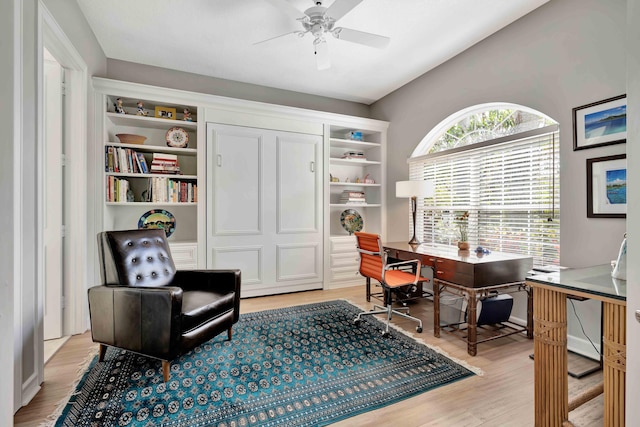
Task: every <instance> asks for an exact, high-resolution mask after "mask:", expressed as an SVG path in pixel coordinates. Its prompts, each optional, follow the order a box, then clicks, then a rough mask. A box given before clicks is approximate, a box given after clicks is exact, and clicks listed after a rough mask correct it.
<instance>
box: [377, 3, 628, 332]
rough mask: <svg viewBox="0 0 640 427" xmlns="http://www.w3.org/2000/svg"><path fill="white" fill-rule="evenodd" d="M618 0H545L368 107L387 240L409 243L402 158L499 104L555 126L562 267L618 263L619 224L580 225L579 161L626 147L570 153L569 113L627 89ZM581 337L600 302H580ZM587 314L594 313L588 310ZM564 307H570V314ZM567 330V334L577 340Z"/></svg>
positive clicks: (582, 177) (594, 322) (622, 10)
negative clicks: (464, 114) (381, 134)
mask: <svg viewBox="0 0 640 427" xmlns="http://www.w3.org/2000/svg"><path fill="white" fill-rule="evenodd" d="M626 5H627V3H626V1H625V0H608V1H601V0H552V1H550V2H549V3H547V4H545V5H543V6H542V7H540V8H538V9H536V10H534V11H533V12H531V13H530V14H528V15H526V16H524V17H523V18H521V19H520V20H518V21H516V22H515V23H513V24H511V25H510V26H508V27H506V28H504V29H503V30H501V31H500V32H498V33H496V34H494V35H492V36H490V37H488V38H487V39H485V40H483V41H482V42H480V43H478V44H477V45H475V46H474V47H472V48H470V49H468V50H467V51H465V52H463V53H462V54H460V55H458V56H456V57H455V58H453V59H451V60H450V61H448V62H446V63H445V64H443V65H441V66H440V67H438V68H436V69H434V70H432V71H430V72H428V73H426V74H424V75H422V76H421V77H419V78H417V79H416V80H414V81H413V82H411V83H409V84H407V85H405V86H403V87H402V88H400V89H398V90H396V91H395V92H393V93H391V94H389V95H388V96H386V97H384V98H383V99H381V100H379V101H377V102H376V103H374V104H372V106H371V111H372V115H373V117H374V118H377V119H381V120H388V121H390V122H391V125H390V127H389V133H388V141H389V145H388V149H387V161H388V165H389V166H388V171H387V179H388V183H389V185H388V186H387V188H388V189H389V190H388V194H387V201H388V206H389V210H388V214H387V221H388V224H387V225H388V227H387V230H388V239H389V240H391V241H394V240H402V239H405V238H408V236H409V224H408V215H407V209H408V207H407V205H406V201H405V200H403V199H396V198H395V195H394V185H393V183H394V182H395V181H400V180H405V179H408V166H407V164H406V160H407V159H408V158H409V157H410V156H411V153H412V151H413V149H414V148H415V147H416V145H417V144H418V143H419V142H420V141H421V139H422V138H423V137H424V136H425V135H426V134H427V133H428V132H429V131H430V130H431V129H432V128H433V127H434V126H436V125H437V124H438V123H439V122H441V121H442V120H444V119H445V118H447V117H448V116H449V115H451V114H453V113H455V112H457V111H459V110H461V109H463V108H465V107H469V106H472V105H476V104H481V103H486V102H494V101H504V102H512V103H516V104H521V105H525V106H528V107H531V108H534V109H536V110H538V111H540V112H542V113H544V114H547V115H548V116H550V117H552V118H553V119H555V120H556V121H558V122H559V123H560V138H561V147H560V162H561V171H560V194H561V204H560V209H561V214H560V218H561V253H560V262H561V264H562V265H565V266H569V267H583V266H588V265H595V264H602V263H609V261H610V260H612V259H616V257H617V253H618V249H619V247H620V242H621V241H622V238H623V235H624V232H625V220H623V219H587V216H586V203H587V202H586V159H587V158H593V157H600V156H606V155H610V154H618V153H624V152H625V148H626V147H625V144H620V145H615V146H610V147H603V148H593V149H588V150H582V151H576V152H574V151H573V139H572V138H573V137H572V135H573V134H572V108H574V107H577V106H581V105H585V104H588V103H590V102H594V101H598V100H602V99H606V98H610V97H612V96H616V95H620V94H624V93H625V91H626V81H625V78H626V68H625V64H626V50H625V48H626V43H625V39H626ZM580 305H581V306H582V307H578V313H579V315H580V317H581V318H584V317H587V318H588V319H587V323H589V325H588V330H589V335H591V336H592V337H594V336H595V337H596V341H598V339H597V332H596V331H597V330H598V329H599V317H598V316H597V315H593V314H592V313H599V305H597V304H595V303H593V302H587V303H586V304H585V303H582V304H580ZM593 310H595V311H593ZM571 311H572V310H570V312H571ZM578 331H579V330H578V329H576V325H575V324H570V332H571V333H572V334H573V335H576V336H581V335H582V334H580V333H579V332H578Z"/></svg>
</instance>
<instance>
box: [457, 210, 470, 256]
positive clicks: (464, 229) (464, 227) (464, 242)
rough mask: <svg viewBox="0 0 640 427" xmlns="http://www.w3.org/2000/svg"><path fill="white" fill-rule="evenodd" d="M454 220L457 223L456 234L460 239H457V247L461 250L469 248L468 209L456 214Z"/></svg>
mask: <svg viewBox="0 0 640 427" xmlns="http://www.w3.org/2000/svg"><path fill="white" fill-rule="evenodd" d="M456 222H457V225H458V234H459V237H460V240H458V249H460V250H463V251H468V250H469V211H464V212H463V213H461V214H460V215H458V216H456Z"/></svg>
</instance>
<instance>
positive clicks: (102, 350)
mask: <svg viewBox="0 0 640 427" xmlns="http://www.w3.org/2000/svg"><path fill="white" fill-rule="evenodd" d="M106 352H107V346H106V345H104V344H100V350H99V352H98V362H102V361H103V360H104V355H105V353H106Z"/></svg>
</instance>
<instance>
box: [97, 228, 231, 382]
mask: <svg viewBox="0 0 640 427" xmlns="http://www.w3.org/2000/svg"><path fill="white" fill-rule="evenodd" d="M98 252H99V256H100V267H101V270H100V273H101V277H102V283H103V284H102V285H101V286H95V287H92V288H89V313H90V316H91V336H92V338H93V341H94V342H98V343H100V361H102V360H103V358H104V354H105V351H106V348H107V346H113V347H118V348H122V349H125V350H129V351H133V352H135V353H139V354H142V355H145V356H150V357H154V358H157V359H160V360H162V372H163V376H164V380H165V382H166V381H168V380H169V377H170V373H169V367H170V362H171V360H173V359H174V358H175V357H176V356H178V355H180V354H182V353H185V352H187V351H189V350H191V349H192V348H194V347H196V346H197V345H199V344H201V343H203V342H205V341H208V340H210V339H211V338H213V337H215V336H216V335H218V334H219V333H221V332H222V331H224V330H227V334H228V337H229V339H231V337H232V331H231V328H232V326H233V324H234V323H236V322H237V321H238V318H239V315H240V270H190V271H176V268H175V265H174V263H173V259H172V258H171V253H170V250H169V245H168V244H167V240H166V237H165V233H164V231H163V230H127V231H106V232H103V233H100V234H98Z"/></svg>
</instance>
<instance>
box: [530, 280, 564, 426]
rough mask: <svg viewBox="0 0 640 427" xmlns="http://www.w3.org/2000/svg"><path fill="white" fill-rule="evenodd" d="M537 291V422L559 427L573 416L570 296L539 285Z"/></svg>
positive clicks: (535, 327)
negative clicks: (568, 332)
mask: <svg viewBox="0 0 640 427" xmlns="http://www.w3.org/2000/svg"><path fill="white" fill-rule="evenodd" d="M533 293H534V307H533V308H534V312H533V321H534V332H533V337H534V343H533V350H534V357H533V366H534V381H535V391H534V408H535V409H534V413H535V425H536V427H556V426H561V425H563V423H564V422H565V421H568V420H569V379H568V378H569V377H568V372H567V297H566V295H565V294H563V293H560V292H555V291H552V290H550V289H544V288H538V287H534V288H533Z"/></svg>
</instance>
